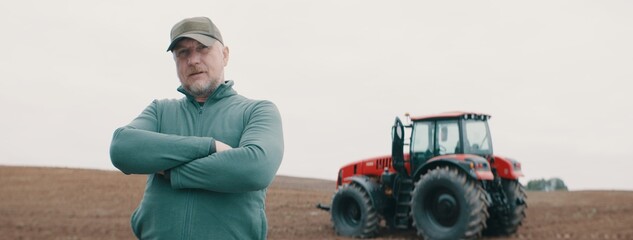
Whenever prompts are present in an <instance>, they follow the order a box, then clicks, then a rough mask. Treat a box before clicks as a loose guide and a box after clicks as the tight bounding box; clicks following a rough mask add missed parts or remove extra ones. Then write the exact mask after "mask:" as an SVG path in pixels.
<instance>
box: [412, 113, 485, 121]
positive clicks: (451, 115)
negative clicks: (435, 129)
mask: <svg viewBox="0 0 633 240" xmlns="http://www.w3.org/2000/svg"><path fill="white" fill-rule="evenodd" d="M461 117H463V118H473V119H475V118H477V119H489V118H490V115H488V114H485V113H476V112H460V111H455V112H445V113H439V114H434V115H426V116H415V117H413V116H412V117H411V120H412V121H422V120H433V119H442V118H461Z"/></svg>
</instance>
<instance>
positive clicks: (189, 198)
mask: <svg viewBox="0 0 633 240" xmlns="http://www.w3.org/2000/svg"><path fill="white" fill-rule="evenodd" d="M167 51H171V52H172V54H173V58H174V61H175V62H176V68H177V72H178V78H179V79H180V83H181V86H180V87H179V88H178V91H180V92H181V93H183V94H184V95H185V97H183V98H182V99H178V100H175V99H164V100H154V102H152V103H151V104H150V105H149V106H148V107H147V108H146V109H145V110H144V111H143V112H142V113H141V115H140V116H138V117H137V118H136V119H134V120H133V121H132V122H131V123H130V124H128V125H127V126H124V127H121V128H119V129H117V130H116V131H115V132H114V137H113V139H112V145H111V146H110V158H111V160H112V164H113V165H114V166H115V167H117V168H118V169H120V170H121V171H122V172H123V173H126V174H149V177H148V179H147V186H146V188H145V194H144V196H143V199H142V201H141V203H140V204H139V206H138V208H137V209H136V210H135V211H134V213H133V214H132V230H133V232H134V234H135V235H136V237H138V238H139V239H170V240H172V239H265V238H266V233H267V221H266V215H265V211H264V203H265V197H266V188H267V187H268V185H269V184H270V183H271V182H272V180H273V178H274V176H275V173H276V172H277V169H278V168H279V165H280V164H281V159H282V155H283V134H282V127H281V117H280V115H279V112H278V110H277V108H276V106H275V105H274V104H273V103H271V102H269V101H255V100H250V99H247V98H245V97H243V96H241V95H238V94H237V93H236V91H235V90H233V81H225V80H224V67H225V66H226V64H227V62H228V59H229V49H228V47H226V46H224V42H223V40H222V36H221V35H220V31H219V30H218V28H217V27H216V26H215V25H214V24H213V22H211V20H209V19H208V18H205V17H196V18H188V19H184V20H182V21H180V22H178V23H177V24H176V25H174V27H173V28H172V30H171V44H170V45H169V47H168V48H167Z"/></svg>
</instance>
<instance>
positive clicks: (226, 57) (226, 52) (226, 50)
mask: <svg viewBox="0 0 633 240" xmlns="http://www.w3.org/2000/svg"><path fill="white" fill-rule="evenodd" d="M222 53H223V55H224V58H223V60H224V66H225V67H226V65H227V64H229V47H227V46H224V48H222Z"/></svg>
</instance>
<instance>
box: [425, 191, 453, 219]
mask: <svg viewBox="0 0 633 240" xmlns="http://www.w3.org/2000/svg"><path fill="white" fill-rule="evenodd" d="M427 210H429V211H431V213H432V214H431V215H432V217H433V219H434V220H435V221H436V222H437V223H438V224H440V225H442V226H444V227H452V226H453V225H455V223H456V222H457V219H458V218H459V211H460V209H459V204H458V203H457V199H455V197H454V196H453V195H452V194H450V193H446V192H440V193H437V194H436V195H435V197H434V198H433V200H432V201H431V202H430V204H429V205H427Z"/></svg>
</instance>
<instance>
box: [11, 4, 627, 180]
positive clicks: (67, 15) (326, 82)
mask: <svg viewBox="0 0 633 240" xmlns="http://www.w3.org/2000/svg"><path fill="white" fill-rule="evenodd" d="M7 2H10V4H9V3H7ZM632 10H633V2H631V1H545V0H540V1H365V0H355V1H340V0H324V1H294V0H284V1H247V2H244V1H223V2H218V1H179V2H178V5H176V3H175V2H172V3H169V4H168V3H162V2H161V1H158V2H157V1H149V0H143V1H84V0H75V1H63V0H59V1H28V0H23V1H3V2H1V3H0V29H2V37H1V38H0V44H1V46H3V50H2V53H3V54H2V57H0V78H2V80H0V89H1V92H0V109H1V111H2V117H1V118H0V133H1V134H2V135H1V137H0V165H28V166H32V165H36V166H59V167H80V168H97V169H114V167H113V166H112V164H111V162H110V159H109V146H110V140H111V137H112V133H113V131H114V130H115V129H116V128H117V127H120V126H123V125H125V124H127V123H129V122H130V121H131V120H132V119H133V118H134V117H136V116H137V115H138V114H139V113H140V112H141V111H142V110H143V109H144V108H145V107H146V106H147V105H148V104H149V103H150V102H151V101H152V100H153V99H161V98H180V97H182V95H181V94H180V93H178V92H176V88H177V87H178V85H179V82H178V79H177V76H176V70H175V65H174V62H173V60H172V57H171V54H170V53H167V52H165V49H166V48H167V46H168V44H169V31H170V29H171V27H172V25H173V24H174V23H176V22H177V21H179V20H181V19H182V18H185V17H192V16H208V17H210V18H211V19H212V20H213V21H214V22H215V23H216V24H217V25H218V27H219V28H220V30H221V32H222V35H223V37H224V40H225V42H226V45H227V46H229V48H230V61H229V65H228V67H227V68H226V77H227V79H232V80H235V89H236V90H237V91H238V92H239V93H240V94H242V95H245V96H247V97H249V98H254V99H268V100H271V101H273V102H275V103H276V104H277V106H278V107H279V109H280V111H281V114H282V118H283V124H284V135H285V143H286V151H285V156H284V160H283V163H282V165H281V168H280V169H279V172H278V173H279V174H281V175H289V176H299V177H311V178H322V179H330V180H334V179H335V178H336V174H337V171H338V168H339V167H341V166H342V165H344V164H347V163H350V162H352V161H356V160H360V159H363V158H368V157H372V156H377V155H386V154H389V153H390V142H391V139H390V135H389V133H390V127H391V124H392V123H393V119H394V117H395V116H402V115H403V114H404V113H405V112H410V113H411V114H412V115H426V114H433V113H439V112H445V111H454V110H464V111H477V112H485V113H488V114H491V115H492V119H491V120H490V124H491V131H492V135H493V143H494V149H495V153H496V154H499V155H503V156H508V157H512V158H515V159H517V160H519V161H521V162H522V164H523V169H524V174H525V177H524V178H523V179H522V182H524V183H526V182H527V181H528V180H530V179H538V178H550V177H560V178H562V179H563V180H564V181H565V182H566V183H567V185H568V186H569V187H570V189H572V190H583V189H626V190H633V174H631V171H632V170H633V140H631V136H633V125H632V123H633V111H632V109H633V95H632V94H631V90H632V89H633V88H632V87H630V86H631V83H630V82H631V80H633V44H631V43H632V42H633V31H631V30H632V29H633V14H631V11H632Z"/></svg>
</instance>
